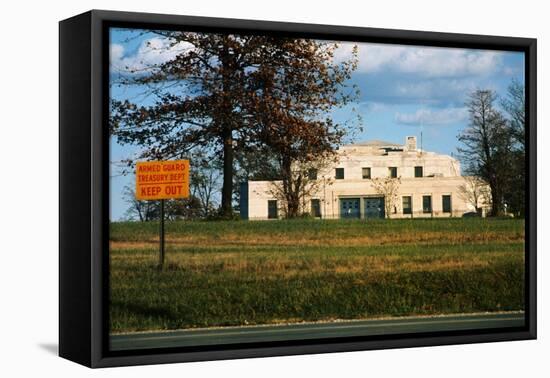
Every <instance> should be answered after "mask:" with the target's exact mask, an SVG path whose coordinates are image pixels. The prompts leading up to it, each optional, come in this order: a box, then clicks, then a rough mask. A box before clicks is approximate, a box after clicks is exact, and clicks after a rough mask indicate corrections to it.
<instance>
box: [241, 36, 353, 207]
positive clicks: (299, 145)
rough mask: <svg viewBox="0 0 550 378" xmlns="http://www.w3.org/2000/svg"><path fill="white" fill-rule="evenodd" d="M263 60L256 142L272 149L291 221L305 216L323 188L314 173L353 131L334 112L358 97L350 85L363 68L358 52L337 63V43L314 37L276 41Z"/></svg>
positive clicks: (253, 103)
mask: <svg viewBox="0 0 550 378" xmlns="http://www.w3.org/2000/svg"><path fill="white" fill-rule="evenodd" d="M270 42H271V43H270V44H269V45H268V47H267V48H265V49H263V50H262V51H261V61H262V62H263V63H262V64H261V65H260V66H259V67H258V68H257V69H256V70H254V71H253V72H251V73H250V75H249V77H248V79H249V88H250V90H251V92H252V94H251V96H249V97H247V99H248V100H249V101H248V102H247V103H246V108H247V110H248V113H249V114H251V115H252V116H253V125H254V128H253V129H252V142H253V143H256V144H257V145H260V146H266V147H267V150H268V151H269V156H270V157H271V158H272V163H274V167H276V170H277V171H278V174H277V175H276V176H278V178H279V179H280V183H275V184H274V187H273V188H272V192H273V194H274V195H276V197H277V198H278V199H280V200H281V202H282V204H283V205H284V209H283V211H284V213H285V216H286V217H288V218H293V217H297V216H299V215H301V212H302V211H303V208H304V206H303V204H304V202H305V198H307V197H308V196H309V195H310V194H311V193H313V192H314V191H315V188H316V186H317V185H318V184H319V182H318V181H317V179H316V178H312V177H311V174H310V173H311V172H312V171H320V170H322V169H323V168H324V167H325V166H326V165H327V163H328V162H330V161H331V160H334V159H335V157H336V148H337V147H338V146H339V145H341V144H342V142H343V139H344V137H345V136H346V135H347V134H348V132H349V131H352V127H351V126H350V125H349V124H345V123H344V124H339V123H336V122H334V121H333V119H332V114H331V112H332V111H333V110H334V109H336V108H341V107H343V106H345V105H347V104H349V103H350V102H351V101H352V100H353V99H355V98H356V96H358V90H357V88H356V87H355V86H353V87H351V88H349V91H348V92H345V89H346V88H347V81H348V80H349V79H350V77H351V73H352V72H353V70H355V69H356V67H357V49H354V50H353V54H352V57H351V58H350V59H349V60H348V61H343V62H340V63H336V62H335V59H334V51H335V50H336V49H337V48H338V45H337V44H335V43H329V42H322V41H316V40H311V39H284V38H278V39H273V40H272V41H270Z"/></svg>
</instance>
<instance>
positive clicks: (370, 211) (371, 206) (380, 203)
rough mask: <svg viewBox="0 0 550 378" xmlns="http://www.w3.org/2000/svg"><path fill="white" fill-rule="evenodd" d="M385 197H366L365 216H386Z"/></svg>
mask: <svg viewBox="0 0 550 378" xmlns="http://www.w3.org/2000/svg"><path fill="white" fill-rule="evenodd" d="M384 216H385V214H384V197H369V198H365V218H367V219H368V218H371V219H372V218H384Z"/></svg>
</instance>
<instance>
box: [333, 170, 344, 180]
mask: <svg viewBox="0 0 550 378" xmlns="http://www.w3.org/2000/svg"><path fill="white" fill-rule="evenodd" d="M335 177H336V180H343V179H344V168H336V176H335Z"/></svg>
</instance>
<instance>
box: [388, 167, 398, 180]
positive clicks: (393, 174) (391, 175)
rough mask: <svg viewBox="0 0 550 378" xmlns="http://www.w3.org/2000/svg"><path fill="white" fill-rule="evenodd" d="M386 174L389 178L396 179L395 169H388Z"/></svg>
mask: <svg viewBox="0 0 550 378" xmlns="http://www.w3.org/2000/svg"><path fill="white" fill-rule="evenodd" d="M388 174H389V176H390V177H391V178H397V167H389V168H388Z"/></svg>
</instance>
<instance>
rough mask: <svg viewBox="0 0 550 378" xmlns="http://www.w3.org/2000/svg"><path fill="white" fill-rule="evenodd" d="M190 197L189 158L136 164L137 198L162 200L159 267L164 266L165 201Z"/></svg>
mask: <svg viewBox="0 0 550 378" xmlns="http://www.w3.org/2000/svg"><path fill="white" fill-rule="evenodd" d="M188 197H189V160H169V161H144V162H138V163H137V164H136V199H138V200H140V201H141V200H146V201H151V200H160V222H159V239H160V243H159V268H160V269H162V268H163V267H164V255H165V253H164V218H165V217H164V201H165V200H166V199H172V198H173V199H177V198H180V199H181V198H188Z"/></svg>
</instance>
